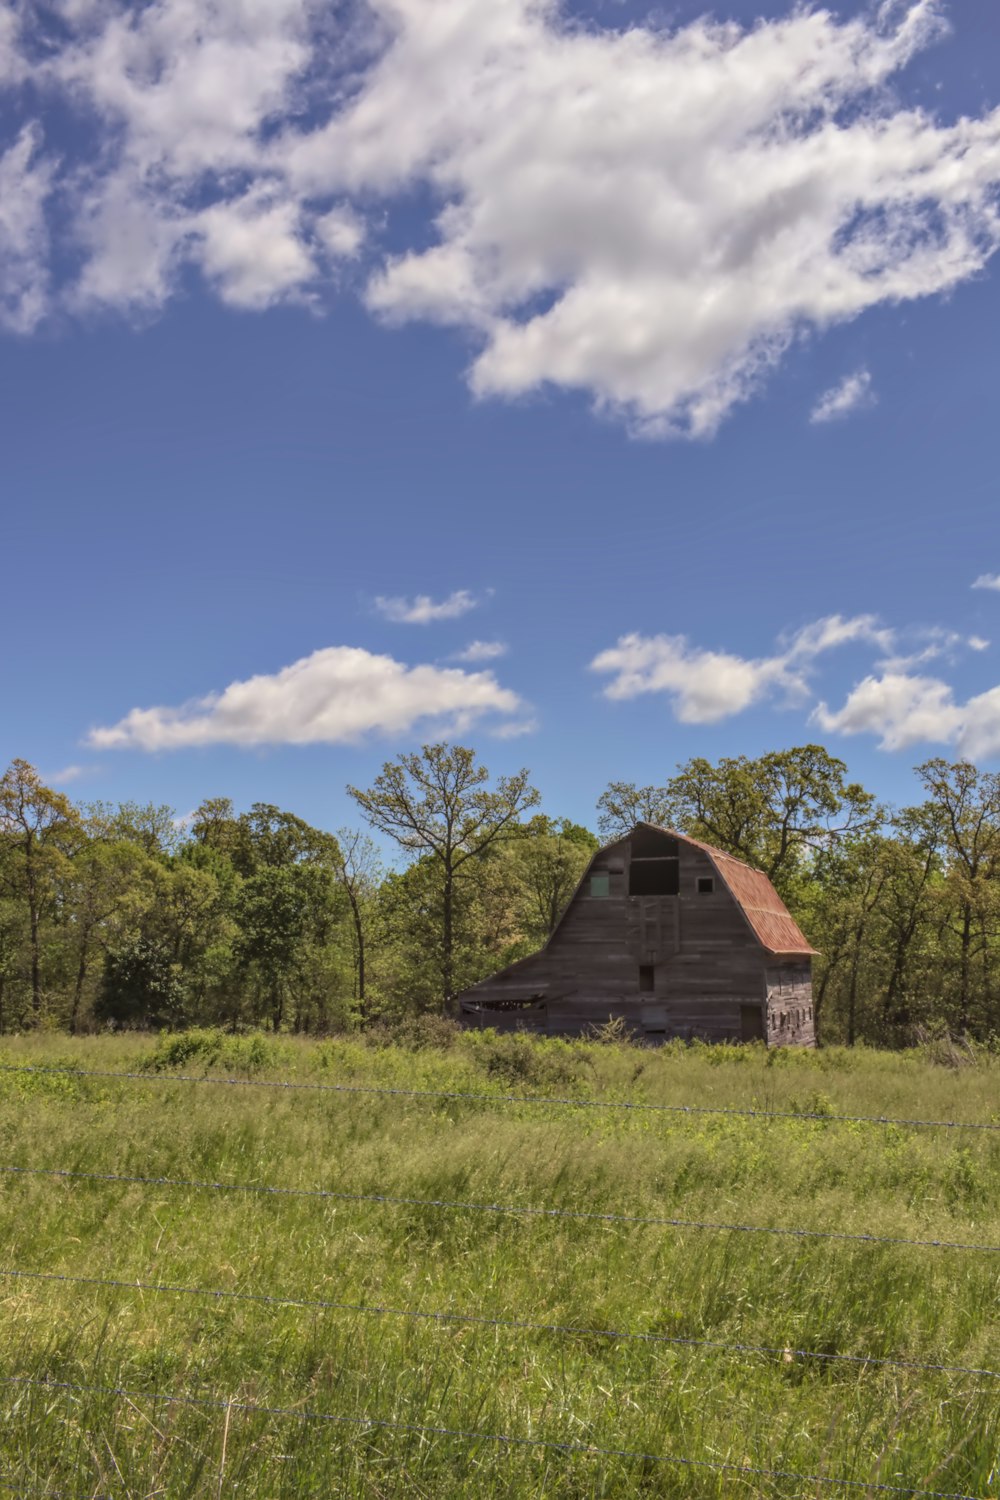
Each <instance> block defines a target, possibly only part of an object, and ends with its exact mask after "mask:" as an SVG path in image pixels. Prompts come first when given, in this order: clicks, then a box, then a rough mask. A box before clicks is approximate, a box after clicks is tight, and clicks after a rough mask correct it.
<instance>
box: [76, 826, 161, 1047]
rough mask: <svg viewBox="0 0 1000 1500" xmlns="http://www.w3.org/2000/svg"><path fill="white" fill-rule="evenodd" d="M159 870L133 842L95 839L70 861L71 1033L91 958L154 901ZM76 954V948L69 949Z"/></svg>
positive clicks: (77, 1017) (80, 1006)
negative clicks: (131, 915)
mask: <svg viewBox="0 0 1000 1500" xmlns="http://www.w3.org/2000/svg"><path fill="white" fill-rule="evenodd" d="M160 873H161V872H160V868H159V866H158V865H157V864H156V863H155V862H154V860H153V859H152V858H151V857H150V855H148V854H147V853H146V852H145V851H144V849H143V848H142V846H141V845H137V844H135V843H133V842H132V841H131V840H129V839H123V840H120V841H118V842H116V843H106V842H105V841H104V840H103V839H102V838H91V839H89V840H88V841H87V843H86V844H84V846H83V847H82V848H81V849H80V851H79V853H78V854H77V855H76V856H75V857H74V858H73V860H72V861H71V862H69V869H68V871H67V876H66V880H65V882H64V887H63V892H62V895H63V900H64V903H65V925H66V928H67V931H69V932H71V933H72V942H73V943H75V947H76V953H75V959H76V962H75V976H74V979H73V989H72V998H71V1001H70V1010H69V1029H70V1031H71V1032H76V1030H77V1028H78V1025H79V1021H80V1013H81V1008H82V1003H83V995H84V986H85V984H86V981H87V974H88V969H89V966H90V959H91V956H92V954H93V952H94V950H95V948H98V947H99V943H100V942H101V940H102V939H104V938H106V937H107V935H108V933H109V931H112V930H113V928H114V927H115V926H117V925H119V924H118V923H116V922H115V919H116V918H119V917H121V916H122V915H123V914H124V913H125V912H126V911H128V910H130V909H131V910H133V911H134V910H135V909H136V908H138V907H141V906H142V905H144V904H146V903H147V902H148V901H149V900H150V899H151V892H152V890H153V889H154V888H155V880H156V877H157V876H158V875H160ZM71 951H72V950H71Z"/></svg>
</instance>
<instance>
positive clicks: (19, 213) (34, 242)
mask: <svg viewBox="0 0 1000 1500" xmlns="http://www.w3.org/2000/svg"><path fill="white" fill-rule="evenodd" d="M2 46H3V31H2V29H0V52H2ZM0 66H2V64H0ZM40 144H41V132H40V131H39V130H38V129H37V128H33V127H31V126H25V127H24V129H23V130H22V131H21V132H20V134H19V135H18V137H17V139H16V140H15V142H14V144H13V145H12V146H10V147H8V149H7V150H6V151H4V152H3V153H2V154H0V327H3V326H6V327H7V328H9V329H11V330H13V332H15V333H21V334H25V333H30V332H31V331H32V330H33V329H34V328H35V327H36V325H37V324H38V323H39V322H40V321H41V319H42V317H43V315H44V313H45V308H46V303H47V300H48V281H49V276H48V269H47V265H48V249H49V233H48V228H47V225H46V221H45V201H46V199H47V197H48V195H49V192H50V191H51V186H52V177H53V172H54V167H53V164H52V163H51V162H50V161H46V160H44V159H42V158H41V157H40V155H39V148H40Z"/></svg>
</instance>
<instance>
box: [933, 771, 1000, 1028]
mask: <svg viewBox="0 0 1000 1500" xmlns="http://www.w3.org/2000/svg"><path fill="white" fill-rule="evenodd" d="M917 775H918V776H919V777H920V779H921V781H922V782H923V784H924V786H925V788H926V789H927V791H928V792H929V794H930V797H929V808H928V815H929V816H930V817H932V818H933V819H934V821H935V822H936V824H937V825H938V826H939V827H940V829H941V830H942V842H943V855H944V864H945V883H944V887H943V889H942V891H941V898H942V905H943V906H944V907H946V908H947V915H946V918H945V922H944V924H943V925H944V927H945V929H946V930H947V931H948V932H950V934H951V935H952V937H953V938H954V939H956V940H957V944H958V986H957V997H956V998H957V1016H956V1017H955V1022H956V1024H957V1026H958V1029H959V1030H961V1031H969V1030H973V1031H976V1030H978V1031H985V1030H987V1029H989V1027H990V1026H991V1025H993V1024H995V1023H996V1019H997V1017H996V1006H995V996H994V995H993V974H992V968H993V965H992V958H993V952H994V949H995V946H996V940H997V937H998V935H1000V774H998V773H996V772H990V771H980V770H978V769H977V767H976V766H974V765H972V764H971V762H970V761H967V760H962V761H958V762H956V763H955V764H954V765H949V764H948V762H947V761H945V760H942V759H935V760H929V761H926V762H925V763H924V764H923V765H921V766H918V767H917ZM976 970H978V974H979V984H978V993H977V985H976Z"/></svg>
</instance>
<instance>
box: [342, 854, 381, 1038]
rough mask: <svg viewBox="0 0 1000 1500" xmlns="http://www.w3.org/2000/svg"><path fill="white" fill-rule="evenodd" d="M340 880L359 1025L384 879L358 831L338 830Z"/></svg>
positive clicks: (365, 1002)
mask: <svg viewBox="0 0 1000 1500" xmlns="http://www.w3.org/2000/svg"><path fill="white" fill-rule="evenodd" d="M337 843H338V845H339V848H340V860H339V864H338V867H337V879H338V880H339V882H340V884H341V886H342V888H343V890H344V893H345V895H346V896H347V900H348V904H349V906H350V909H351V935H352V941H353V947H354V997H355V999H356V1000H357V1002H358V1006H359V1008H360V1012H361V1019H362V1022H363V1021H364V1020H365V1017H366V1006H367V982H368V980H367V963H368V937H369V929H370V926H371V921H372V917H373V912H374V906H375V900H376V896H377V892H378V887H379V884H380V882H381V880H382V878H383V876H384V873H385V872H384V870H383V868H382V861H381V859H380V858H379V852H378V846H377V845H376V844H375V843H374V841H373V840H372V839H370V838H368V837H367V835H365V834H363V833H361V831H360V830H359V829H357V828H340V829H338V830H337Z"/></svg>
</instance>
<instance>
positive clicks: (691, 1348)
mask: <svg viewBox="0 0 1000 1500" xmlns="http://www.w3.org/2000/svg"><path fill="white" fill-rule="evenodd" d="M27 1069H34V1070H45V1069H48V1070H60V1069H63V1070H80V1071H92V1072H103V1073H112V1074H113V1073H129V1072H130V1073H135V1074H137V1075H139V1076H137V1077H135V1078H116V1077H82V1076H72V1074H71V1073H70V1072H67V1071H25V1070H27ZM206 1074H207V1075H211V1076H213V1077H230V1078H234V1079H240V1080H243V1081H244V1082H245V1084H246V1085H247V1086H244V1084H243V1083H240V1084H226V1083H222V1082H210V1081H200V1082H196V1081H189V1080H192V1079H198V1078H201V1077H203V1075H206ZM269 1081H272V1082H276V1081H282V1082H294V1083H298V1084H303V1085H306V1084H318V1085H323V1086H324V1087H322V1088H296V1089H291V1088H269V1087H258V1086H257V1085H258V1084H264V1083H267V1082H269ZM998 1085H1000V1059H997V1058H996V1057H995V1056H992V1055H990V1054H989V1053H988V1052H987V1051H985V1050H982V1051H976V1052H973V1051H969V1050H967V1049H962V1048H955V1047H952V1046H950V1045H948V1044H940V1045H938V1046H937V1047H933V1046H931V1047H927V1048H924V1049H920V1050H915V1051H912V1052H908V1053H892V1054H890V1053H878V1052H873V1051H868V1050H865V1049H861V1048H857V1049H852V1050H850V1051H848V1050H846V1049H836V1048H831V1049H828V1050H824V1051H821V1052H804V1051H803V1052H792V1051H790V1050H786V1051H772V1052H770V1053H767V1052H765V1051H764V1050H763V1049H762V1048H758V1047H756V1046H754V1047H717V1048H708V1047H700V1046H694V1047H681V1046H668V1047H666V1048H662V1049H659V1050H656V1051H652V1050H638V1049H635V1048H632V1047H629V1046H627V1045H622V1044H620V1043H617V1042H601V1041H597V1040H595V1041H590V1042H582V1041H581V1042H571V1043H564V1042H559V1041H538V1040H529V1039H525V1038H520V1037H496V1036H494V1035H492V1034H490V1033H483V1034H466V1035H461V1036H457V1037H456V1036H455V1035H454V1034H453V1033H451V1032H450V1031H449V1030H448V1029H447V1028H446V1027H443V1026H438V1027H433V1026H430V1027H425V1028H413V1029H412V1031H411V1033H410V1035H408V1036H404V1037H402V1038H396V1039H393V1038H392V1037H390V1036H388V1035H383V1036H378V1035H376V1036H374V1037H372V1038H371V1039H369V1040H364V1041H362V1040H355V1039H345V1040H330V1041H324V1042H305V1041H303V1042H298V1041H295V1040H292V1039H289V1038H273V1039H272V1038H265V1037H262V1036H258V1035H247V1036H226V1035H224V1034H222V1033H220V1032H193V1033H182V1034H178V1035H175V1036H167V1037H162V1038H159V1039H156V1038H153V1037H150V1036H141V1035H129V1036H125V1037H110V1036H109V1037H91V1038H81V1039H79V1040H75V1041H70V1040H69V1039H68V1038H66V1037H60V1036H56V1035H42V1034H35V1035H31V1036H25V1037H22V1038H9V1037H8V1038H4V1039H3V1042H2V1046H0V1166H2V1167H3V1168H4V1169H5V1170H4V1171H3V1172H2V1173H0V1245H2V1250H0V1298H2V1308H3V1317H2V1322H0V1491H4V1490H5V1491H6V1492H15V1493H23V1494H25V1495H40V1496H52V1497H55V1496H59V1495H64V1496H73V1497H81V1500H94V1497H96V1496H103V1495H108V1496H114V1497H118V1496H123V1497H135V1500H138V1497H152V1496H160V1495H163V1496H169V1497H172V1500H173V1497H183V1496H214V1497H218V1500H221V1497H223V1496H240V1497H248V1500H251V1497H252V1500H274V1497H279V1496H288V1497H293V1496H294V1497H303V1496H326V1495H334V1496H364V1497H383V1496H403V1495H405V1496H413V1497H421V1496H426V1497H441V1500H444V1497H449V1500H451V1497H468V1500H471V1497H473V1496H476V1497H481V1496H484V1495H488V1496H491V1497H492V1496H517V1497H539V1500H541V1497H543V1496H544V1497H546V1500H556V1497H559V1500H580V1497H589V1496H594V1497H597V1496H608V1497H611V1496H616V1497H620V1496H652V1495H663V1496H671V1497H674V1496H676V1497H681V1500H688V1497H690V1500H708V1497H722V1496H726V1497H728V1496H743V1497H747V1496H765V1497H788V1500H791V1497H800V1496H805V1495H808V1496H812V1495H815V1496H824V1495H829V1496H841V1495H845V1496H850V1495H855V1496H868V1495H871V1496H876V1495H880V1494H894V1493H895V1494H920V1493H921V1492H928V1491H929V1492H932V1493H943V1494H952V1495H963V1496H976V1497H986V1496H997V1495H998V1494H1000V1248H998V1247H1000V1128H997V1129H985V1130H984V1129H959V1128H947V1127H944V1126H933V1127H924V1126H916V1125H901V1124H887V1123H882V1121H881V1120H874V1121H865V1120H843V1119H837V1118H835V1117H836V1116H840V1115H846V1116H893V1117H900V1118H904V1119H921V1120H936V1121H949V1120H950V1121H965V1122H974V1123H977V1124H980V1125H984V1124H986V1125H993V1126H996V1127H1000V1088H998ZM331 1086H336V1087H331ZM375 1089H381V1090H385V1091H386V1092H382V1093H374V1092H366V1090H375ZM392 1090H400V1091H402V1092H399V1093H393V1092H390V1091H392ZM421 1090H426V1091H431V1092H429V1093H428V1094H426V1095H422V1094H421V1093H420V1092H419V1091H421ZM406 1091H410V1092H406ZM433 1091H439V1092H436V1093H435V1092H433ZM463 1093H464V1094H473V1095H476V1096H477V1097H475V1098H461V1097H446V1096H447V1095H448V1094H451V1095H461V1094H463ZM512 1096H513V1097H512ZM525 1096H535V1097H539V1096H544V1097H546V1098H550V1099H561V1100H569V1101H572V1102H570V1103H568V1104H567V1103H563V1104H555V1103H552V1104H544V1103H532V1102H525ZM625 1101H630V1102H632V1103H635V1104H645V1105H669V1106H672V1107H674V1108H671V1109H669V1110H657V1109H629V1108H619V1107H603V1106H605V1105H608V1106H615V1105H618V1104H621V1103H623V1102H625ZM595 1105H596V1106H600V1107H595ZM676 1106H687V1112H685V1111H684V1110H683V1109H677V1108H675V1107H676ZM713 1110H718V1111H720V1113H711V1112H709V1111H713ZM740 1110H744V1111H750V1113H744V1114H740V1113H725V1112H723V1111H740ZM785 1112H791V1113H795V1112H801V1113H805V1114H807V1115H810V1116H812V1118H782V1115H783V1113H785ZM11 1168H15V1169H24V1170H10V1169H11ZM53 1172H62V1173H65V1174H74V1173H76V1174H83V1175H79V1176H72V1175H63V1176H56V1175H51V1174H52V1173H53ZM86 1174H93V1175H86ZM123 1179H144V1180H142V1181H140V1180H131V1181H129V1180H123ZM154 1179H162V1180H154ZM263 1188H281V1189H286V1190H288V1191H283V1192H271V1191H260V1189H263ZM337 1194H341V1195H344V1196H335V1195H337ZM352 1195H353V1196H352ZM399 1200H407V1201H399ZM475 1205H479V1206H478V1207H477V1206H475ZM497 1207H500V1208H503V1209H504V1210H511V1211H503V1212H499V1211H495V1210H496V1208H497ZM529 1208H534V1209H538V1208H558V1209H560V1210H564V1211H565V1212H561V1213H559V1214H538V1213H534V1214H532V1213H526V1212H523V1211H514V1210H525V1209H529ZM602 1215H603V1216H607V1217H600V1216H602ZM614 1216H621V1217H614ZM643 1220H646V1221H648V1220H660V1221H663V1220H675V1221H677V1220H683V1221H686V1222H685V1223H683V1224H680V1223H669V1224H668V1223H664V1222H659V1223H655V1222H642V1221H643ZM696 1225H698V1226H702V1227H695V1226H696ZM711 1226H715V1227H711ZM718 1226H742V1227H718ZM764 1229H767V1230H773V1229H799V1230H810V1231H816V1232H817V1233H816V1234H809V1235H794V1234H774V1233H763V1232H757V1231H760V1230H764ZM820 1233H823V1234H827V1235H829V1236H831V1237H830V1238H822V1237H820ZM852 1235H856V1236H872V1237H875V1238H873V1239H870V1240H866V1239H863V1238H858V1239H852V1238H849V1236H852ZM836 1236H844V1238H837V1237H836ZM904 1241H912V1242H924V1243H903V1242H904ZM933 1241H937V1242H948V1244H947V1245H945V1244H941V1243H938V1244H933V1243H930V1242H933ZM956 1247H964V1248H956ZM112 1283H115V1284H112ZM538 1325H545V1326H538ZM627 1335H634V1336H631V1337H630V1336H627ZM880 1361H882V1362H881V1363H880ZM938 1365H947V1366H951V1367H961V1368H950V1369H933V1368H927V1367H928V1366H938ZM991 1372H992V1373H991Z"/></svg>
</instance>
